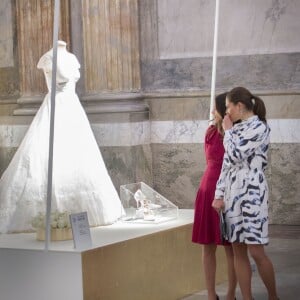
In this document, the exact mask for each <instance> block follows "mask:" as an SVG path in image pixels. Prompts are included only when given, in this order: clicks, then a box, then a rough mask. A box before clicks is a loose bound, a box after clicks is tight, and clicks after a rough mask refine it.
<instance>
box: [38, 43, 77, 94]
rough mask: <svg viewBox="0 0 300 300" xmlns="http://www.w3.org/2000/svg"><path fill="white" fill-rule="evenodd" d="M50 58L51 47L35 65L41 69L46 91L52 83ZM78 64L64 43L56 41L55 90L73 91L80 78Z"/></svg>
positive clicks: (51, 54) (49, 89)
mask: <svg viewBox="0 0 300 300" xmlns="http://www.w3.org/2000/svg"><path fill="white" fill-rule="evenodd" d="M52 59H53V49H51V50H49V51H48V52H47V53H45V54H44V55H43V56H42V57H41V58H40V60H39V62H38V65H37V67H38V68H39V69H43V71H44V75H45V79H46V84H47V88H48V91H49V92H50V91H51V84H52ZM79 68H80V64H79V62H78V60H77V58H76V56H75V55H74V54H72V53H70V52H68V51H67V49H66V43H65V42H63V41H58V46H57V71H56V91H57V92H61V91H64V92H66V91H70V92H74V93H75V85H76V82H77V81H78V79H79V78H80V73H79Z"/></svg>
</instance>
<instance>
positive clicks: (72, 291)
mask: <svg viewBox="0 0 300 300" xmlns="http://www.w3.org/2000/svg"><path fill="white" fill-rule="evenodd" d="M193 213H194V212H193V210H179V217H178V219H176V220H172V221H169V222H166V223H161V224H131V223H123V222H118V223H115V224H113V225H109V226H102V227H96V228H91V236H92V242H93V245H92V247H91V248H90V249H86V250H84V251H78V250H76V249H74V246H73V241H60V242H51V243H50V246H49V249H50V250H49V251H45V250H44V242H40V241H36V240H35V234H34V233H26V234H25V233H22V234H0V291H1V292H0V293H1V296H0V298H1V300H18V299H22V300H54V299H55V300H69V299H70V300H71V299H72V300H83V299H85V298H84V292H83V275H82V253H83V252H86V251H90V250H93V249H99V248H102V247H104V248H105V247H106V246H109V245H113V244H117V243H120V242H125V241H130V240H132V239H136V238H139V237H146V236H148V235H153V234H156V233H159V232H163V231H168V230H173V229H176V228H180V227H182V226H185V225H188V224H192V223H193ZM159 246H160V245H157V246H156V247H159Z"/></svg>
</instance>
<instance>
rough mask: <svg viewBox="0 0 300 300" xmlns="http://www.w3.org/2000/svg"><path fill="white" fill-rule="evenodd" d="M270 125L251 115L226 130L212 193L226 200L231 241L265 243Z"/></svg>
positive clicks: (226, 217)
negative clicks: (222, 156)
mask: <svg viewBox="0 0 300 300" xmlns="http://www.w3.org/2000/svg"><path fill="white" fill-rule="evenodd" d="M269 142H270V128H269V126H268V125H267V124H266V123H264V122H262V121H260V119H259V118H258V116H256V115H255V116H253V117H250V118H249V119H247V120H246V121H243V122H241V123H238V124H236V125H234V126H233V127H232V128H231V129H230V130H226V132H225V136H224V142H223V143H224V148H225V155H224V160H223V165H222V171H221V174H220V177H219V180H218V182H217V187H216V193H215V197H216V198H217V199H220V198H223V199H224V202H225V220H226V223H227V228H228V236H229V241H230V242H232V243H233V242H238V243H246V244H267V243H268V241H269V239H268V185H267V181H266V178H265V174H264V171H265V169H266V166H267V153H268V148H269Z"/></svg>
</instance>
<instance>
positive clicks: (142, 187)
mask: <svg viewBox="0 0 300 300" xmlns="http://www.w3.org/2000/svg"><path fill="white" fill-rule="evenodd" d="M120 198H121V202H122V204H123V207H124V210H125V214H124V215H123V217H122V220H123V221H124V222H132V223H162V222H166V221H169V220H173V219H176V218H177V217H178V207H177V206H176V205H175V204H173V203H172V202H171V201H169V200H168V199H166V198H165V197H164V196H162V195H160V194H159V193H158V192H156V191H155V190H153V189H152V188H151V187H150V186H148V185H147V184H145V183H144V182H138V183H130V184H126V185H121V187H120Z"/></svg>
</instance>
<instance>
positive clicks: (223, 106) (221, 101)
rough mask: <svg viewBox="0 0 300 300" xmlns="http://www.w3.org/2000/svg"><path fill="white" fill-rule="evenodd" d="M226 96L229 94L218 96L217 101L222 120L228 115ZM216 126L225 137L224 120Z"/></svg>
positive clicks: (217, 109) (216, 104) (217, 108)
mask: <svg viewBox="0 0 300 300" xmlns="http://www.w3.org/2000/svg"><path fill="white" fill-rule="evenodd" d="M226 96H227V92H226V93H222V94H219V95H217V96H216V99H215V106H216V111H217V112H218V113H219V114H220V116H221V117H222V119H224V117H225V114H226ZM215 125H216V127H217V129H218V131H219V132H220V133H221V134H222V135H223V134H224V130H223V127H222V120H220V121H219V122H216V124H215Z"/></svg>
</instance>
